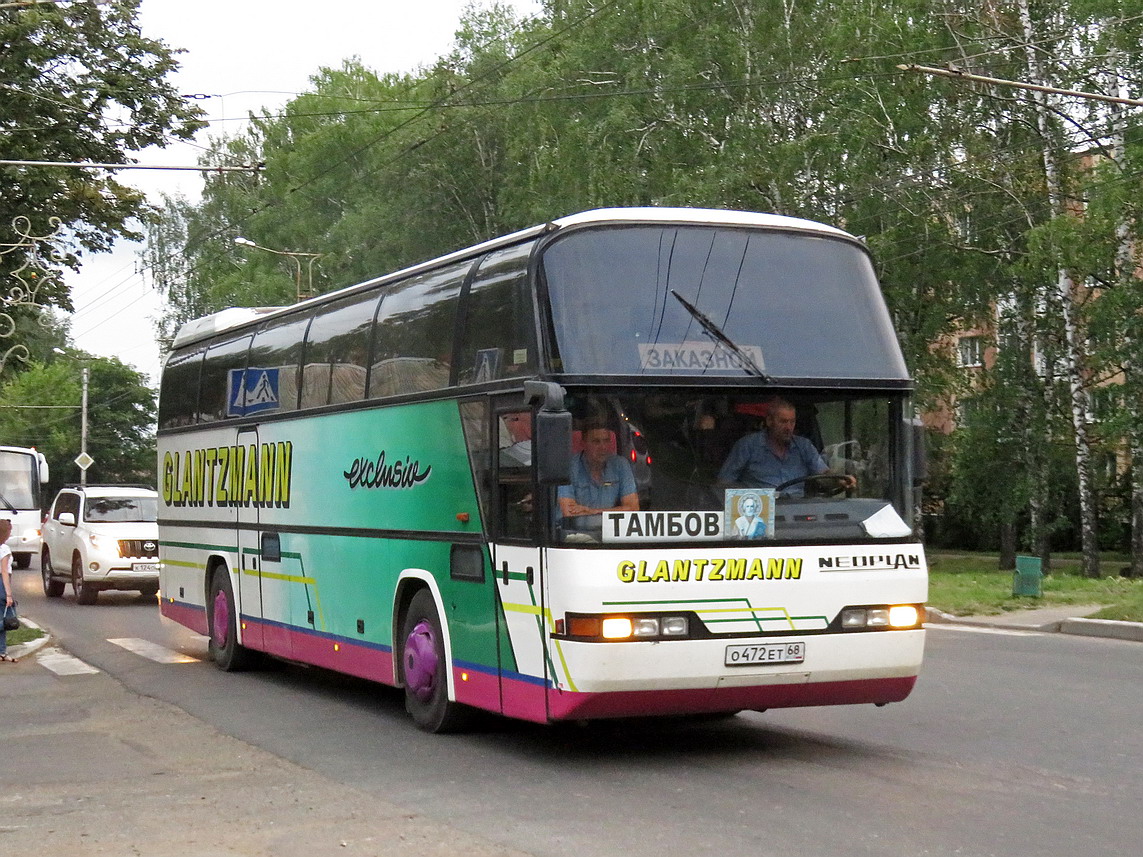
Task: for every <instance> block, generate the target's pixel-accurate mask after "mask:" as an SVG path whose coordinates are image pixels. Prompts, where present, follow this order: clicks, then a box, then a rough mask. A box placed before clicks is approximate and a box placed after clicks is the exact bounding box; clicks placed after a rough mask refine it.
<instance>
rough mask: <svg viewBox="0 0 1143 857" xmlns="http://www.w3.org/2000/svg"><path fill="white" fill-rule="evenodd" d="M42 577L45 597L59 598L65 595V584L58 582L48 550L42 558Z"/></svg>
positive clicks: (45, 549) (45, 550)
mask: <svg viewBox="0 0 1143 857" xmlns="http://www.w3.org/2000/svg"><path fill="white" fill-rule="evenodd" d="M40 577H42V578H43V579H44V595H46V596H47V597H48V598H59V597H60V596H61V595H63V591H64V582H63V581H62V580H56V576H55V571H53V570H52V557H51V554H49V553H48V549H47V548H44V553H43V555H42V556H41V557H40Z"/></svg>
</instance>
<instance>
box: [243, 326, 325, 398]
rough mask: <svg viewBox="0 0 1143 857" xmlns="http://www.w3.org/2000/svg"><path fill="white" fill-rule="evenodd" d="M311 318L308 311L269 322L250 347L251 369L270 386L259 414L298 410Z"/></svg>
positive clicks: (264, 395) (263, 393)
mask: <svg viewBox="0 0 1143 857" xmlns="http://www.w3.org/2000/svg"><path fill="white" fill-rule="evenodd" d="M309 320H310V316H309V314H308V313H306V314H301V315H290V316H287V317H286V318H285V319H277V320H275V321H273V322H270V323H268V324H266V326H265V327H263V328H261V329H260V330H259V331H258V333H257V334H255V336H254V343H253V345H251V346H250V362H249V371H251V372H256V373H257V375H258V377H259V380H261V379H262V377H263V376H264V377H265V382H266V384H267V386H268V388H269V390H268V393H269V395H266V392H267V391H262V396H261V398H260V399H259V402H258V405H257V410H258V412H259V413H262V412H267V413H285V412H288V411H295V410H297V408H298V387H299V381H300V379H301V365H300V364H301V359H302V342H303V341H304V340H305V333H306V325H308V324H309ZM246 404H247V411H250V410H251V404H252V403H251V401H249V400H247V403H246Z"/></svg>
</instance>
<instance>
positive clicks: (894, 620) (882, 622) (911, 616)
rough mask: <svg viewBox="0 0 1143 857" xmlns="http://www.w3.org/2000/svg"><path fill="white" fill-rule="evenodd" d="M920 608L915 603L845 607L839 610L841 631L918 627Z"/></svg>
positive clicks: (920, 617) (920, 618) (920, 619)
mask: <svg viewBox="0 0 1143 857" xmlns="http://www.w3.org/2000/svg"><path fill="white" fill-rule="evenodd" d="M922 618H923V617H922V614H921V608H920V607H919V606H917V605H916V604H891V605H885V606H883V607H882V606H877V607H846V608H845V609H844V610H842V611H841V621H840V624H841V628H842V630H843V631H861V630H886V629H891V628H898V629H899V628H919V627H920V626H921V622H922Z"/></svg>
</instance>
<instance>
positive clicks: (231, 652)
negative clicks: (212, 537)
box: [206, 566, 254, 672]
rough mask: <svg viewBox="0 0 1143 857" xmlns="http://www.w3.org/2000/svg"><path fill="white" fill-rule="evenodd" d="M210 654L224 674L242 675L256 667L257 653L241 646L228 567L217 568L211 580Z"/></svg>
mask: <svg viewBox="0 0 1143 857" xmlns="http://www.w3.org/2000/svg"><path fill="white" fill-rule="evenodd" d="M206 621H207V630H208V632H209V633H208V634H207V651H208V652H209V653H210V658H211V660H213V661H214V663H215V666H217V667H218V668H219V669H220V670H222V671H223V672H238V671H239V670H244V669H249V668H250V666H252V665H253V661H254V653H253V652H251V651H250V650H249V649H247V648H246V647H245V646H242V645H240V644H239V642H238V613H237V611H236V609H235V605H234V590H233V588H232V587H231V585H230V574H229V573H228V572H227V570H226V567H225V566H221V567H219V568H217V569H216V570H215V572H214V575H213V576H212V577H211V579H210V598H209V600H208V601H207V610H206Z"/></svg>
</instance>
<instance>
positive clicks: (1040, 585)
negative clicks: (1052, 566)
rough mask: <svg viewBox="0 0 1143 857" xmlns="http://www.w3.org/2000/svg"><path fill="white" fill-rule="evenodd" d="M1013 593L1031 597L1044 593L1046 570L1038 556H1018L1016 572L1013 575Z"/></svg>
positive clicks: (1038, 596) (1037, 596) (1040, 596)
mask: <svg viewBox="0 0 1143 857" xmlns="http://www.w3.org/2000/svg"><path fill="white" fill-rule="evenodd" d="M1012 594H1013V595H1024V596H1028V597H1031V598H1042V597H1043V595H1044V570H1043V567H1042V566H1041V564H1040V558H1039V557H1038V556H1018V557H1016V573H1015V574H1013V575H1012Z"/></svg>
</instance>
